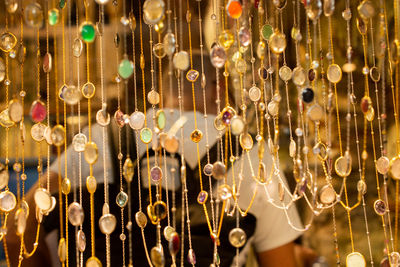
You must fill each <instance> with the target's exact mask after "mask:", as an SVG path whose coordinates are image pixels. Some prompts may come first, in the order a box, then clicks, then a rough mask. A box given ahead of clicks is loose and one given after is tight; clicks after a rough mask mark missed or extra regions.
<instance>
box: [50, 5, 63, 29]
mask: <svg viewBox="0 0 400 267" xmlns="http://www.w3.org/2000/svg"><path fill="white" fill-rule="evenodd" d="M59 18H60V12H59V11H58V9H57V8H52V9H50V10H49V11H48V21H49V24H50V25H51V26H54V25H56V24H57V23H58V20H59Z"/></svg>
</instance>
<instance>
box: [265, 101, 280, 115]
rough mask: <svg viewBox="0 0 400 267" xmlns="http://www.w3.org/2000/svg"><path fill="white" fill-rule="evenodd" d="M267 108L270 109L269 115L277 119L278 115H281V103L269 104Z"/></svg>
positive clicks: (273, 102) (272, 102)
mask: <svg viewBox="0 0 400 267" xmlns="http://www.w3.org/2000/svg"><path fill="white" fill-rule="evenodd" d="M267 108H268V113H269V114H270V115H271V116H273V117H275V116H277V115H278V113H279V103H278V102H276V101H271V102H269V103H268V107H267Z"/></svg>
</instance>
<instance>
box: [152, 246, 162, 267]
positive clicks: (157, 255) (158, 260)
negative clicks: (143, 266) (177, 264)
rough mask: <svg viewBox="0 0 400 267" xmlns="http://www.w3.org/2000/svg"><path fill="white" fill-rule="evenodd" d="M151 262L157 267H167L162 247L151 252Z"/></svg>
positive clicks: (154, 248)
mask: <svg viewBox="0 0 400 267" xmlns="http://www.w3.org/2000/svg"><path fill="white" fill-rule="evenodd" d="M150 258H151V262H152V263H153V265H154V266H155V267H162V266H164V265H165V257H164V251H163V249H162V246H155V247H153V248H152V249H151V251H150Z"/></svg>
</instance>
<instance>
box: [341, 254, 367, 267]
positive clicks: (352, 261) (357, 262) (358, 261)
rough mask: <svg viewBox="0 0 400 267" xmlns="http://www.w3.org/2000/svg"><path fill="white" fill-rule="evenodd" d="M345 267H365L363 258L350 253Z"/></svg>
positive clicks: (360, 255)
mask: <svg viewBox="0 0 400 267" xmlns="http://www.w3.org/2000/svg"><path fill="white" fill-rule="evenodd" d="M346 266H347V267H365V266H366V262H365V258H364V256H363V255H362V254H361V253H359V252H352V253H350V254H348V255H347V257H346Z"/></svg>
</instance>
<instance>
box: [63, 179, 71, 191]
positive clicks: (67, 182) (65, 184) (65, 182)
mask: <svg viewBox="0 0 400 267" xmlns="http://www.w3.org/2000/svg"><path fill="white" fill-rule="evenodd" d="M70 191H71V180H70V179H68V178H67V177H66V178H64V179H63V180H62V182H61V192H62V193H63V194H64V195H68V194H69V192H70Z"/></svg>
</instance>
